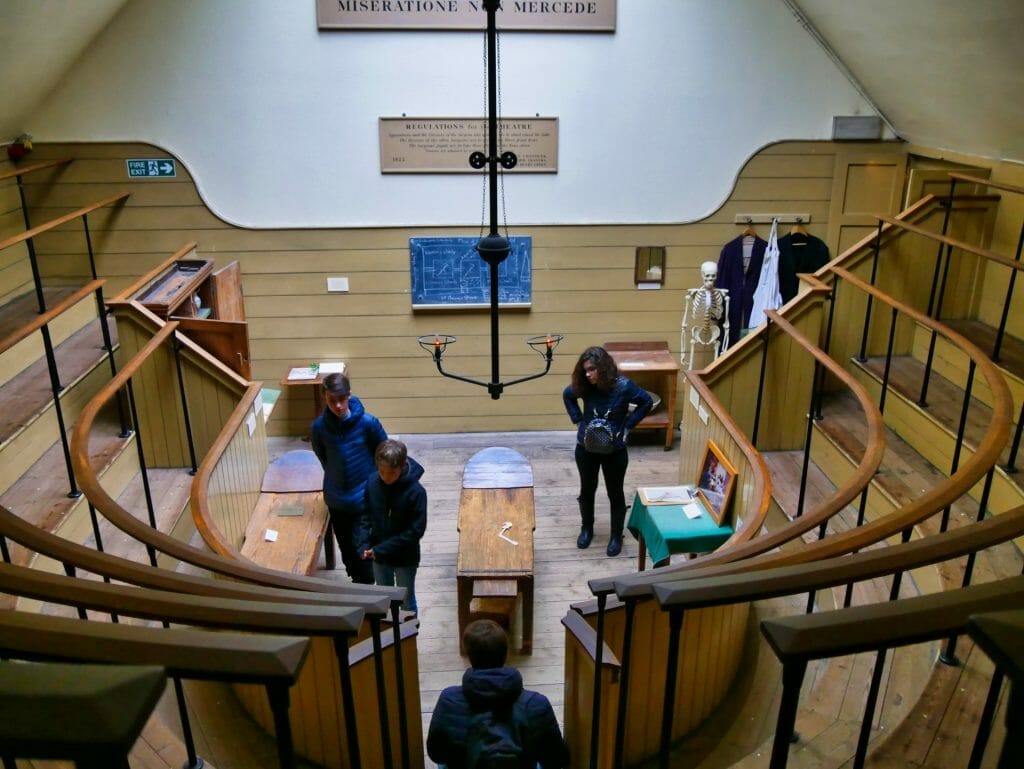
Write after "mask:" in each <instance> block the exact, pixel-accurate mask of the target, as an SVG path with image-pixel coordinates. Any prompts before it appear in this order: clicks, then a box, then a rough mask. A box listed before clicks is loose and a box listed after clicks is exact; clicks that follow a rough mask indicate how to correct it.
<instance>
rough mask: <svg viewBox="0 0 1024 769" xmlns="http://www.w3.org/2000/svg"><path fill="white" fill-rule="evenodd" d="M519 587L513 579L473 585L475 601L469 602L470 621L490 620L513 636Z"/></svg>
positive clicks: (486, 581) (488, 580)
mask: <svg viewBox="0 0 1024 769" xmlns="http://www.w3.org/2000/svg"><path fill="white" fill-rule="evenodd" d="M518 595H519V587H518V585H516V583H515V580H511V579H486V580H480V581H478V582H474V583H473V599H472V600H471V601H470V602H469V621H470V622H473V621H475V620H478V619H490V620H494V621H495V622H497V623H498V624H499V625H501V627H502V628H504V630H505V632H506V633H508V634H509V635H510V636H511V635H512V623H513V620H514V618H515V615H516V596H518Z"/></svg>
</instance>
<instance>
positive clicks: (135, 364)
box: [72, 303, 422, 769]
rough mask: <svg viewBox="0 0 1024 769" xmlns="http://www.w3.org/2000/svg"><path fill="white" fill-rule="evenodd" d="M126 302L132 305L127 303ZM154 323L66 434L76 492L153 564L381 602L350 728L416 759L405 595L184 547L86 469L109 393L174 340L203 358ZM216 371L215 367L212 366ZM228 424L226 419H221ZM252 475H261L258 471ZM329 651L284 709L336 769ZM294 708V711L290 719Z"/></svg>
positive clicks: (253, 700)
mask: <svg viewBox="0 0 1024 769" xmlns="http://www.w3.org/2000/svg"><path fill="white" fill-rule="evenodd" d="M128 304H129V305H132V306H133V305H134V303H128ZM136 309H140V308H136ZM140 312H141V309H140ZM144 314H145V315H146V319H147V320H149V321H151V322H152V321H154V320H155V319H153V318H152V316H151V315H150V314H148V313H144ZM155 322H156V324H157V326H156V331H155V333H154V334H153V336H152V337H151V338H150V339H148V340H146V341H145V342H141V341H140V343H139V344H138V351H137V352H136V354H135V355H134V356H132V357H131V359H130V360H128V361H126V362H125V363H124V365H123V366H122V368H121V370H120V371H119V372H118V374H117V375H116V376H115V377H114V378H113V379H112V380H111V381H110V382H109V383H107V384H106V385H105V386H104V387H103V388H102V389H101V390H100V392H99V393H97V395H96V396H95V397H94V398H93V399H92V400H91V401H90V402H89V403H88V404H87V405H86V407H85V408H84V409H83V411H82V413H81V415H80V416H79V419H78V421H77V423H76V425H75V430H74V433H73V436H72V456H73V460H74V463H75V467H76V469H77V470H76V471H77V472H78V474H79V475H80V476H81V478H82V480H81V485H82V489H83V491H84V492H85V494H86V496H87V497H88V498H89V500H90V502H92V504H93V505H94V506H95V508H96V510H97V511H99V512H100V513H101V514H102V515H103V516H104V517H105V518H106V519H107V520H108V521H110V522H111V523H112V524H114V525H115V526H117V527H118V528H120V529H121V530H122V531H124V532H125V533H127V534H128V535H129V536H131V537H132V538H133V539H135V540H137V541H139V542H141V543H143V544H144V545H145V546H146V547H147V549H149V550H150V551H151V560H153V561H155V560H156V559H155V555H152V553H156V552H159V553H161V554H163V555H165V556H170V557H171V558H173V559H174V560H176V561H181V562H184V563H189V564H191V565H193V566H198V567H200V568H202V569H205V570H208V571H210V572H212V573H214V574H217V575H221V576H226V577H230V578H232V579H236V580H243V581H245V582H248V583H250V584H254V585H259V586H262V587H263V589H264V590H268V589H272V588H278V589H289V590H300V591H312V592H314V593H317V592H318V593H327V594H331V595H334V596H335V597H337V598H338V599H339V600H346V601H347V600H348V599H349V598H352V599H358V598H364V599H366V598H368V599H374V598H383V599H385V601H386V603H385V604H384V606H383V607H382V606H381V605H380V604H376V605H375V606H374V605H372V604H373V601H372V600H364V601H362V603H363V604H364V607H365V609H366V613H367V617H368V619H369V625H370V628H369V631H370V634H371V636H372V638H371V639H370V641H368V643H370V645H369V646H367V647H366V655H368V656H367V661H368V664H367V669H368V670H370V671H371V679H369V680H367V681H366V682H364V683H365V684H368V685H363V686H362V687H357V690H358V691H357V706H356V710H357V713H361V714H362V715H361V716H360V717H359V719H358V724H357V726H358V731H359V734H360V735H361V736H360V739H363V738H365V739H366V740H369V741H370V742H371V743H375V744H382V746H383V748H382V756H383V758H384V764H383V765H384V766H390V765H391V758H390V756H391V754H392V753H394V754H397V753H399V752H401V753H402V755H403V766H409V765H410V764H409V762H410V761H414V762H417V763H418V762H419V761H420V759H421V753H420V749H418V748H417V747H416V746H417V745H420V744H421V743H422V740H421V736H420V718H419V687H418V672H417V660H416V644H415V629H414V626H413V625H409V626H408V627H402V626H400V624H399V622H398V619H399V616H398V612H399V605H400V602H401V600H402V598H403V597H404V592H405V591H404V589H403V588H387V587H376V586H372V585H370V586H367V585H350V584H344V583H337V582H334V581H331V580H326V579H319V578H316V577H307V576H301V575H294V574H286V573H284V572H279V571H275V570H272V569H267V568H263V567H261V566H258V565H256V564H253V563H251V562H249V561H242V560H236V559H235V558H232V557H230V555H222V554H220V553H211V552H209V551H206V550H200V549H198V548H195V547H192V546H191V545H189V544H187V543H185V542H181V541H179V540H178V539H175V538H174V537H172V536H170V535H169V534H165V533H163V532H161V531H158V530H157V529H156V528H154V527H153V526H152V525H151V524H147V523H145V522H143V521H141V520H139V519H138V518H137V517H136V516H135V515H133V514H132V513H131V512H130V511H127V510H125V509H124V508H122V507H121V506H120V505H118V503H117V502H116V501H115V500H114V499H113V498H112V497H111V496H110V495H109V494H108V493H107V492H106V490H105V489H104V488H103V486H102V485H101V484H100V482H99V480H98V478H97V477H96V475H95V473H94V472H93V471H92V468H91V467H90V462H89V455H88V443H89V435H90V433H91V431H92V429H93V425H94V423H95V420H96V417H97V415H98V413H99V412H100V411H101V410H102V409H103V407H104V405H105V404H106V403H107V402H109V401H110V400H111V399H112V398H114V397H115V396H116V393H117V392H118V391H119V390H121V389H122V388H123V387H126V386H127V385H128V384H129V383H130V382H131V381H132V379H133V377H136V376H137V375H139V373H140V372H141V371H142V370H143V367H144V366H146V365H147V364H148V362H149V361H150V360H151V359H152V358H154V356H155V354H156V352H157V351H158V350H160V349H161V348H162V347H164V346H165V345H168V344H171V343H177V344H179V345H180V346H181V347H183V348H185V352H186V353H187V354H191V355H197V356H199V357H200V358H204V359H205V357H207V356H206V354H205V353H204V352H202V351H201V350H199V349H198V348H195V347H194V345H191V343H188V340H185V339H178V338H177V336H176V334H175V329H176V326H177V324H176V323H175V322H168V323H163V322H161V321H159V320H155ZM216 368H217V370H218V371H219V367H216ZM257 391H258V387H256V386H255V385H253V384H252V383H246V385H245V386H244V390H243V396H242V398H241V400H242V401H243V403H241V404H239V403H236V404H235V408H234V410H233V411H232V418H233V419H234V422H232V424H235V423H236V422H237V421H238V418H241V417H242V415H243V414H245V412H247V414H246V416H250V417H251V414H252V411H251V406H252V402H253V400H254V398H255V395H256V392H257ZM129 392H130V391H129ZM131 397H132V396H131V394H130V398H131ZM231 421H232V420H230V419H229V422H231ZM236 426H237V425H236ZM207 427H210V426H209V425H208V426H207ZM213 432H214V435H215V436H216V437H215V438H214V439H213V441H212V445H216V444H217V443H218V441H221V440H222V436H223V434H224V426H223V425H219V424H218V425H216V426H215V427H213ZM243 432H244V428H243ZM143 472H145V468H143ZM204 477H205V476H204ZM257 477H262V474H260V475H259V476H257ZM382 608H384V609H386V610H389V614H388V615H385V613H384V611H381V609H382ZM385 616H388V617H389V618H390V619H391V621H392V632H391V634H390V635H391V636H392V637H391V639H389V641H390V643H386V642H385V641H384V639H383V638H382V634H381V621H382V620H383V619H385ZM371 642H372V643H371ZM386 649H391V651H390V652H388V651H385V650H386ZM335 651H336V650H335V648H334V644H332V643H331V642H330V641H329V640H327V639H321V638H315V639H314V641H313V644H312V651H311V654H312V657H313V664H312V665H311V666H309V667H308V670H310V671H312V672H309V673H304V674H303V676H302V678H301V679H300V681H299V684H298V686H299V692H300V693H301V694H300V696H297V697H296V703H297V704H296V705H295V707H294V708H293V711H292V713H293V717H298V718H300V719H301V722H302V723H303V725H304V730H303V735H304V737H303V742H302V744H301V745H300V746H299V752H300V753H301V754H302V755H304V756H307V757H308V758H310V759H311V760H314V761H317V762H318V763H323V764H325V765H327V766H330V767H336V768H337V769H343V768H344V767H346V766H348V765H349V759H348V757H347V756H346V754H345V750H343V749H340V748H339V747H338V743H336V742H335V741H332V740H333V739H334V738H330V737H324V735H336V734H337V733H338V730H337V724H338V718H339V716H340V715H341V711H340V710H339V709H338V708H337V706H336V705H334V704H333V703H337V702H339V699H338V695H337V690H338V682H337V676H336V675H332V674H331V671H332V670H336V668H337V665H336V663H335V662H334V657H335ZM386 660H388V661H389V663H393V667H394V670H395V672H394V675H393V677H389V676H387V675H386V674H385V669H384V665H385V661H386ZM374 682H376V687H374V686H373V683H374ZM395 696H397V698H398V707H397V708H395V707H391V706H389V704H388V700H389V699H390V698H392V697H395ZM239 697H240V699H241V700H242V702H243V703H244V704H245V706H246V708H247V709H248V710H249V712H250V714H251V715H252V716H253V718H254V719H255V720H256V721H257V722H259V723H261V724H263V725H264V726H265V727H266V728H268V729H272V728H274V723H273V718H272V713H270V712H269V711H267V709H266V707H265V706H263V705H262V704H261V703H262V695H259V694H254V693H253V692H252V691H250V690H245V689H242V690H240V691H239ZM298 703H302V705H301V706H300V705H299V704H298ZM310 703H319V706H311V705H310ZM296 712H299V713H301V715H299V716H295V713H296ZM371 714H377V715H376V716H374V715H371ZM393 719H394V720H396V723H392V720H393ZM326 745H335V748H333V749H331V750H329V751H328V752H326V753H325V752H324V751H325V750H326V748H325V746H326ZM365 765H367V764H366V762H364V766H365ZM370 765H377V766H379V765H381V764H378V763H376V762H375V761H371V762H370Z"/></svg>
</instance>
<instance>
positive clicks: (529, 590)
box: [519, 575, 533, 654]
mask: <svg viewBox="0 0 1024 769" xmlns="http://www.w3.org/2000/svg"><path fill="white" fill-rule="evenodd" d="M519 585H520V590H521V591H522V593H523V649H522V652H523V654H533V575H530V576H528V577H523V578H522V579H521V580H520V581H519Z"/></svg>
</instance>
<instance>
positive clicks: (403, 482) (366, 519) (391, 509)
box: [356, 457, 427, 566]
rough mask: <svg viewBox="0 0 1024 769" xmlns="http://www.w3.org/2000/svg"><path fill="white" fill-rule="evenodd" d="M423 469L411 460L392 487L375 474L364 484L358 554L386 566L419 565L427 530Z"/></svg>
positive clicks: (410, 458)
mask: <svg viewBox="0 0 1024 769" xmlns="http://www.w3.org/2000/svg"><path fill="white" fill-rule="evenodd" d="M422 477H423V467H422V466H421V465H420V464H419V462H417V461H416V460H415V459H413V458H412V457H409V459H407V460H406V465H405V467H404V468H403V470H402V474H401V475H400V476H398V480H396V481H395V482H394V483H392V484H390V485H389V484H386V483H384V482H383V481H382V480H381V479H380V474H379V473H377V472H374V473H373V474H371V475H370V478H369V479H368V480H367V481H366V505H365V510H366V512H365V513H364V515H363V516H362V518H361V522H360V527H359V532H358V534H357V536H356V542H357V548H358V550H359V552H360V553H361V552H362V551H364V550H367V549H368V548H373V556H374V559H375V560H377V561H379V562H380V563H383V564H387V565H388V566H419V563H420V540H421V539H422V538H423V533H424V532H425V531H426V530H427V491H426V489H424V488H423V486H421V485H420V478H422Z"/></svg>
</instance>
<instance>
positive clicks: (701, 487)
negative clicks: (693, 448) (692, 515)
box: [697, 441, 736, 526]
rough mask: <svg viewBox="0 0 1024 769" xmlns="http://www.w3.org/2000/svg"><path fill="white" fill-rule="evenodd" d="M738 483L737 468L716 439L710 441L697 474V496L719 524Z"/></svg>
mask: <svg viewBox="0 0 1024 769" xmlns="http://www.w3.org/2000/svg"><path fill="white" fill-rule="evenodd" d="M735 485H736V468H735V467H733V466H732V464H731V463H730V462H729V460H728V459H726V458H725V455H724V454H723V453H722V450H721V449H719V448H718V446H716V445H715V443H714V441H708V445H707V448H706V449H704V459H703V460H702V461H701V463H700V473H699V474H698V475H697V496H698V497H700V501H701V502H703V503H704V507H706V508H707V509H708V512H709V513H711V517H712V518H713V519H714V521H715V523H717V524H718V525H719V526H721V525H722V520H723V519H724V518H725V513H726V511H727V510H728V509H729V501H730V500H731V499H732V488H733V486H735Z"/></svg>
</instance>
